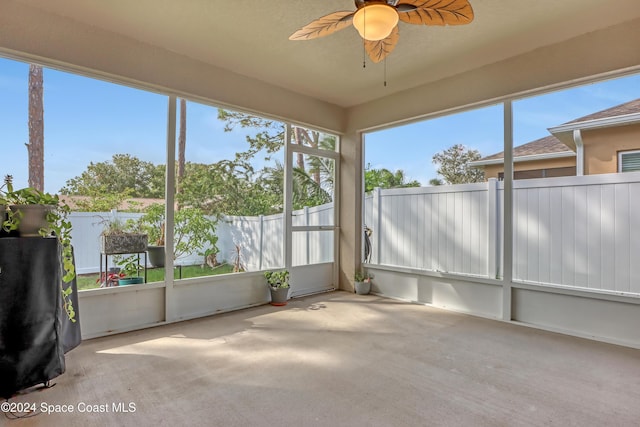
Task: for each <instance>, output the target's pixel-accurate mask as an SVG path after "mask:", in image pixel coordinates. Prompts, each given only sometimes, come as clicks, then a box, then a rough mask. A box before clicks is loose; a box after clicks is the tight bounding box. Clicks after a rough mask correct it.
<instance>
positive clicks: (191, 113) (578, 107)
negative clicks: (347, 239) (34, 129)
mask: <svg viewBox="0 0 640 427" xmlns="http://www.w3.org/2000/svg"><path fill="white" fill-rule="evenodd" d="M44 88H45V92H44V107H45V118H44V120H45V190H46V191H49V192H57V191H58V190H60V188H61V187H62V186H63V185H64V184H65V182H66V180H68V179H70V178H73V177H75V176H78V175H80V174H81V173H82V172H83V171H84V170H85V169H86V167H87V165H88V164H89V163H90V162H91V161H93V162H102V161H107V160H109V159H111V156H112V155H113V154H116V153H129V154H131V155H134V156H137V157H139V158H140V159H142V160H145V161H150V162H153V163H156V164H160V163H165V150H164V147H165V143H166V136H165V133H166V114H167V113H166V110H167V97H166V96H163V95H160V94H156V93H151V92H146V91H141V90H137V89H132V88H128V87H124V86H120V85H116V84H112V83H108V82H104V81H100V80H94V79H89V78H86V77H81V76H76V75H72V74H68V73H63V72H59V71H56V70H51V69H45V71H44ZM27 94H28V65H27V64H24V63H20V62H16V61H12V60H7V59H2V58H0V129H2V139H1V142H0V147H1V148H2V156H1V157H0V174H1V175H2V176H4V175H5V174H12V175H13V176H14V179H15V185H16V186H17V187H22V186H26V185H27V150H26V147H25V146H24V144H25V143H26V142H27V141H28V128H27V123H28V122H27V120H28V104H27V102H28V98H27ZM636 98H640V76H638V75H636V76H631V77H626V78H620V79H616V80H611V81H606V82H601V83H598V84H592V85H587V86H581V87H578V88H574V89H569V90H564V91H560V92H554V93H550V94H547V95H543V96H537V97H532V98H528V99H524V100H519V101H516V102H514V134H515V135H514V136H515V144H516V145H520V144H524V143H526V142H529V141H532V140H534V139H537V138H541V137H544V136H546V135H548V132H547V131H546V129H547V128H548V127H551V126H556V125H559V124H561V123H564V122H567V121H569V120H573V119H575V118H578V117H581V116H583V115H586V114H590V113H592V112H595V111H599V110H602V109H605V108H609V107H612V106H614V105H617V104H620V103H623V102H627V101H630V100H632V99H636ZM187 110H188V123H187V160H189V161H195V162H203V163H209V162H215V161H217V160H220V159H231V158H233V156H234V154H235V153H236V152H237V151H242V150H245V149H246V147H247V145H246V142H245V135H246V133H247V131H246V130H238V131H234V132H231V133H225V132H224V131H223V127H224V124H223V123H222V122H220V121H219V120H218V119H217V109H216V108H213V107H209V106H203V105H199V104H194V103H189V104H188V108H187ZM365 141H366V145H365V147H366V155H365V161H366V162H367V163H370V164H371V166H372V167H385V168H388V169H391V170H396V169H402V170H404V171H405V173H406V174H407V176H408V177H409V178H410V179H417V180H419V181H420V182H422V183H423V184H425V185H426V184H427V183H428V181H429V180H430V179H431V178H434V177H436V172H435V167H434V165H433V164H432V162H431V158H432V157H433V155H434V154H435V153H436V152H439V151H441V150H443V149H445V148H447V147H450V146H451V145H453V144H457V143H461V144H464V145H466V146H468V147H470V148H474V149H478V150H479V151H480V152H481V153H482V154H483V155H490V154H493V153H495V152H499V151H502V106H501V105H497V106H493V107H487V108H482V109H478V110H474V111H469V112H465V113H460V114H455V115H451V116H446V117H442V118H439V119H433V120H428V121H423V122H420V123H414V124H411V125H405V126H402V127H397V128H393V129H387V130H383V131H378V132H373V133H370V134H368V135H367V136H366V139H365Z"/></svg>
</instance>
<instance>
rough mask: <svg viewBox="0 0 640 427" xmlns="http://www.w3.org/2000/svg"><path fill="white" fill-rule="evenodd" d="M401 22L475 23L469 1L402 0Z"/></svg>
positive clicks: (399, 10)
mask: <svg viewBox="0 0 640 427" xmlns="http://www.w3.org/2000/svg"><path fill="white" fill-rule="evenodd" d="M397 9H398V16H399V17H400V20H401V21H403V22H406V23H408V24H416V25H464V24H468V23H469V22H471V21H473V8H472V7H471V4H470V3H469V0H400V2H399V3H398V6H397Z"/></svg>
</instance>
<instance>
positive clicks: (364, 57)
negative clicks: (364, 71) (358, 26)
mask: <svg viewBox="0 0 640 427" xmlns="http://www.w3.org/2000/svg"><path fill="white" fill-rule="evenodd" d="M362 13H364V35H365V36H366V35H367V9H366V8H365V9H364V11H363V12H362ZM362 68H367V40H366V39H365V38H364V37H363V38H362Z"/></svg>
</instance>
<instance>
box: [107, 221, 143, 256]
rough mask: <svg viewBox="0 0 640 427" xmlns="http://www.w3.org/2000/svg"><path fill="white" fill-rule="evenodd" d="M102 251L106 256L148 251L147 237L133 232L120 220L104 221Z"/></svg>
mask: <svg viewBox="0 0 640 427" xmlns="http://www.w3.org/2000/svg"><path fill="white" fill-rule="evenodd" d="M102 222H103V224H104V230H102V234H101V235H100V251H101V252H102V253H103V254H106V255H114V254H130V253H137V252H144V251H146V250H147V238H148V237H147V235H146V234H145V233H140V232H137V231H135V230H132V229H131V227H130V226H129V225H126V224H125V223H124V222H122V220H120V219H118V218H112V219H103V220H102Z"/></svg>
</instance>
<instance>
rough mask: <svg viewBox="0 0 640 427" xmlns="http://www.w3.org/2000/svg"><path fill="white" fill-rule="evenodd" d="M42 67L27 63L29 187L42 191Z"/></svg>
mask: <svg viewBox="0 0 640 427" xmlns="http://www.w3.org/2000/svg"><path fill="white" fill-rule="evenodd" d="M43 85H44V83H43V77H42V67H41V66H39V65H33V64H31V65H29V143H27V144H25V145H26V146H27V152H28V154H29V187H32V188H35V189H36V190H40V191H44V106H43V101H42V99H43Z"/></svg>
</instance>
